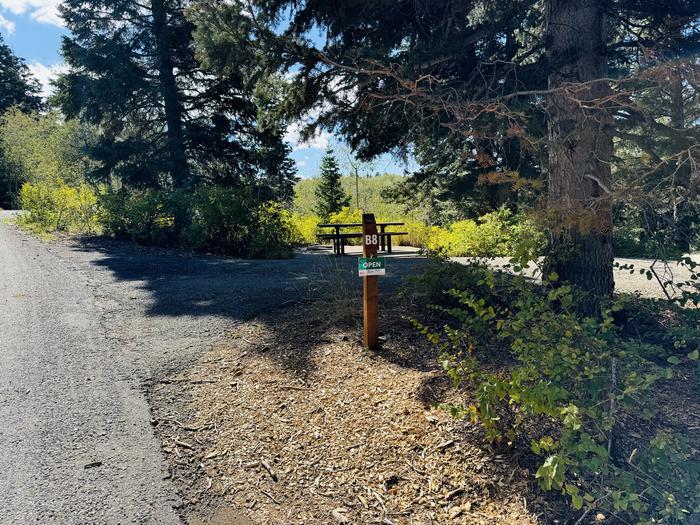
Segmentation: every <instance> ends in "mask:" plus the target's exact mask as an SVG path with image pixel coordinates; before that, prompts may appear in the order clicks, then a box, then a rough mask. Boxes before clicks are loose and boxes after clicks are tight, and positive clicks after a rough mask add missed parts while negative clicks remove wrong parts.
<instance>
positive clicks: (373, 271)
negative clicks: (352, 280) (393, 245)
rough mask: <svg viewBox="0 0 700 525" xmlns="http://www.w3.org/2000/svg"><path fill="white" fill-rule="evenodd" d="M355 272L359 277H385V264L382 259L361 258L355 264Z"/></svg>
mask: <svg viewBox="0 0 700 525" xmlns="http://www.w3.org/2000/svg"><path fill="white" fill-rule="evenodd" d="M357 270H358V273H359V275H360V277H366V276H368V275H386V264H385V262H384V257H373V258H371V259H370V258H365V257H361V258H360V259H359V260H358V263H357Z"/></svg>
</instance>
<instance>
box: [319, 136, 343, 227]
mask: <svg viewBox="0 0 700 525" xmlns="http://www.w3.org/2000/svg"><path fill="white" fill-rule="evenodd" d="M340 177H341V174H340V168H339V167H338V161H337V160H336V158H335V156H334V155H333V150H332V149H331V148H328V149H327V150H326V154H325V155H324V156H323V159H322V160H321V177H320V179H321V180H320V182H319V184H318V187H317V188H316V192H315V194H316V213H317V214H318V216H319V217H321V219H322V220H324V221H325V220H328V219H329V217H330V216H331V215H332V214H334V213H337V212H339V211H341V210H342V209H343V208H345V207H346V206H349V205H350V197H349V196H348V195H347V194H346V193H345V191H343V188H342V186H341V185H340Z"/></svg>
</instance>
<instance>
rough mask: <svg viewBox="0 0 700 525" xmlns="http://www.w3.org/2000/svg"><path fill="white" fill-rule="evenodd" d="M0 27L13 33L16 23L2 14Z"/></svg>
mask: <svg viewBox="0 0 700 525" xmlns="http://www.w3.org/2000/svg"><path fill="white" fill-rule="evenodd" d="M0 29H4V30H5V31H7V32H8V33H9V34H12V33H14V32H15V23H14V22H13V21H12V20H8V19H7V18H5V17H4V16H2V15H1V14H0Z"/></svg>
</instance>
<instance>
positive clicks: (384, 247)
mask: <svg viewBox="0 0 700 525" xmlns="http://www.w3.org/2000/svg"><path fill="white" fill-rule="evenodd" d="M405 224H406V223H404V222H378V223H377V227H378V228H379V233H378V234H377V235H379V249H380V250H381V251H386V252H387V253H391V238H392V237H394V236H398V235H408V232H394V231H386V229H387V227H389V226H404V225H405ZM318 227H319V228H333V230H334V232H333V233H320V234H319V235H318V238H319V239H323V240H331V241H333V253H335V254H336V255H345V245H346V243H347V240H348V239H361V238H362V232H341V230H342V229H343V228H362V223H361V222H346V223H324V224H319V225H318Z"/></svg>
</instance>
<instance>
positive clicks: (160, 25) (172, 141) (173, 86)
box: [151, 0, 190, 188]
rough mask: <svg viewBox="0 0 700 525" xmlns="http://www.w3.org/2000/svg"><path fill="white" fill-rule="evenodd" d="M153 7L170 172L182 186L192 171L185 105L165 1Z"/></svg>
mask: <svg viewBox="0 0 700 525" xmlns="http://www.w3.org/2000/svg"><path fill="white" fill-rule="evenodd" d="M151 10H152V13H153V36H154V39H155V43H156V53H157V59H158V76H159V79H160V91H161V94H162V96H163V105H164V107H165V122H166V126H167V138H168V152H169V154H170V170H169V171H170V175H171V176H172V179H173V185H174V186H175V187H179V188H181V187H183V186H186V185H187V184H188V183H189V179H190V170H189V167H188V165H187V154H186V152H185V140H184V136H183V131H182V104H181V103H180V97H179V93H178V88H177V83H176V81H175V74H174V72H173V69H174V67H173V61H172V58H171V56H170V48H169V46H168V38H167V23H168V20H167V13H166V9H165V3H164V0H151Z"/></svg>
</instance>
